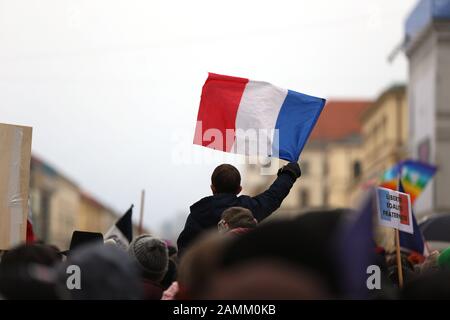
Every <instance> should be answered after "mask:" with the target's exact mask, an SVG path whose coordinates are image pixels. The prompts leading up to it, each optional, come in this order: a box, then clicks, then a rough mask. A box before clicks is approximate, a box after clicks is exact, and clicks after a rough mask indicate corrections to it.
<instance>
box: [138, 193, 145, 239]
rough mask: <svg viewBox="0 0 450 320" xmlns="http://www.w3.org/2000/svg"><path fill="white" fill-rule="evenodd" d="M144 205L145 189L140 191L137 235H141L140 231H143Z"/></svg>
mask: <svg viewBox="0 0 450 320" xmlns="http://www.w3.org/2000/svg"><path fill="white" fill-rule="evenodd" d="M144 203H145V189H142V192H141V212H140V217H139V228H138V233H139V235H141V234H142V229H143V227H142V226H143V223H144Z"/></svg>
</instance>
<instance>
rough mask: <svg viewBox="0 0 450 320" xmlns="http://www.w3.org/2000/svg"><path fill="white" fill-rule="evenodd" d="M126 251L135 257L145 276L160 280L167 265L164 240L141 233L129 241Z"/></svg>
mask: <svg viewBox="0 0 450 320" xmlns="http://www.w3.org/2000/svg"><path fill="white" fill-rule="evenodd" d="M128 253H129V254H130V256H132V257H134V258H135V259H136V261H137V262H138V265H139V267H140V268H141V269H142V270H143V272H144V276H145V278H147V279H149V280H153V281H157V282H159V281H161V280H162V278H163V277H164V275H165V274H166V272H167V268H168V265H169V254H168V250H167V245H166V243H165V242H164V241H162V240H161V239H158V238H155V237H152V236H151V235H148V234H143V235H140V236H139V237H136V238H135V239H134V240H133V241H132V242H131V243H130V247H129V248H128Z"/></svg>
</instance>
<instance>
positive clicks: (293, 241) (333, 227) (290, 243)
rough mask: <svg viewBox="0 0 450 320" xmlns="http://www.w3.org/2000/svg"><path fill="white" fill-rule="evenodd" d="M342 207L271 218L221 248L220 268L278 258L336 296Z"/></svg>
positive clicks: (338, 279)
mask: <svg viewBox="0 0 450 320" xmlns="http://www.w3.org/2000/svg"><path fill="white" fill-rule="evenodd" d="M344 214H345V210H335V211H323V212H310V213H306V214H304V215H302V216H300V217H298V218H295V219H292V220H291V219H289V220H279V221H271V222H270V223H266V224H262V225H261V226H258V227H257V228H255V229H254V230H253V231H252V232H249V233H247V234H244V235H242V236H241V237H237V238H235V239H234V241H231V242H229V245H227V246H226V248H225V249H224V253H223V256H222V259H221V261H220V268H221V269H222V270H228V269H232V268H234V267H237V266H239V265H241V264H244V263H250V262H254V261H260V260H265V261H279V262H281V263H284V264H287V265H288V266H291V267H293V268H296V269H299V270H302V271H304V272H310V273H311V274H314V275H315V276H317V277H318V278H320V279H322V280H323V284H324V286H326V288H325V290H326V291H327V292H329V293H330V295H332V296H339V294H341V292H342V290H343V288H341V287H340V281H341V280H340V274H339V266H338V263H337V261H336V258H335V256H336V253H335V252H334V242H333V240H332V239H333V238H334V237H335V236H336V235H337V232H338V230H339V229H338V227H339V225H340V223H341V221H342V220H341V218H342V216H344Z"/></svg>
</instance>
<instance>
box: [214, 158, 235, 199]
mask: <svg viewBox="0 0 450 320" xmlns="http://www.w3.org/2000/svg"><path fill="white" fill-rule="evenodd" d="M211 190H212V192H213V194H219V193H232V194H239V193H240V192H241V190H242V187H241V174H240V173H239V171H238V169H236V167H234V166H232V165H231V164H221V165H220V166H218V167H217V168H216V169H214V171H213V173H212V176H211Z"/></svg>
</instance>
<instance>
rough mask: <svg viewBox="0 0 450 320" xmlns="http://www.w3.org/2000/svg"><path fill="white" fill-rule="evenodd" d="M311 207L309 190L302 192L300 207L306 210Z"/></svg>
mask: <svg viewBox="0 0 450 320" xmlns="http://www.w3.org/2000/svg"><path fill="white" fill-rule="evenodd" d="M309 205H310V203H309V191H308V190H307V189H302V190H300V206H301V207H303V208H306V207H309Z"/></svg>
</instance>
